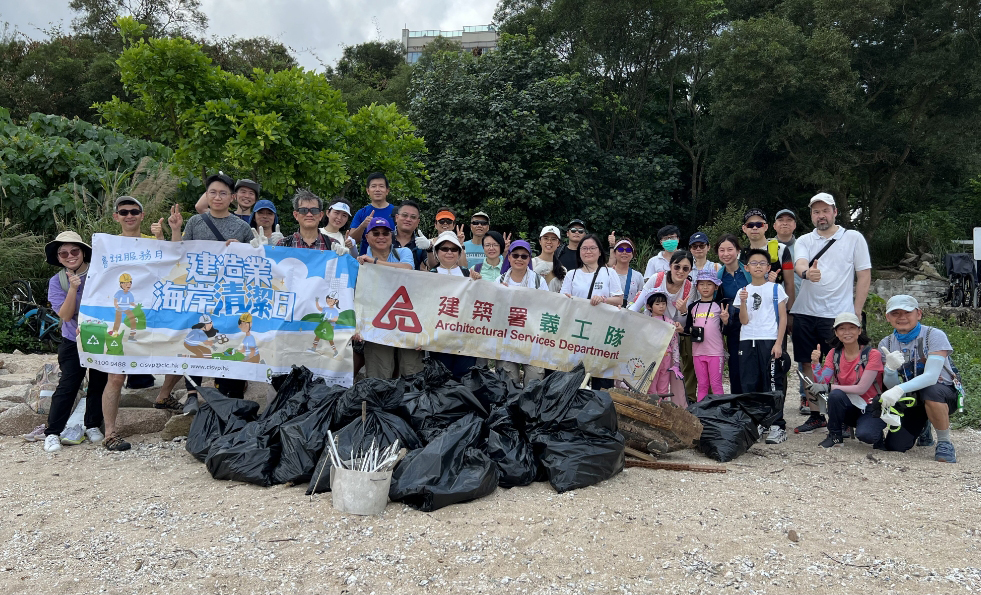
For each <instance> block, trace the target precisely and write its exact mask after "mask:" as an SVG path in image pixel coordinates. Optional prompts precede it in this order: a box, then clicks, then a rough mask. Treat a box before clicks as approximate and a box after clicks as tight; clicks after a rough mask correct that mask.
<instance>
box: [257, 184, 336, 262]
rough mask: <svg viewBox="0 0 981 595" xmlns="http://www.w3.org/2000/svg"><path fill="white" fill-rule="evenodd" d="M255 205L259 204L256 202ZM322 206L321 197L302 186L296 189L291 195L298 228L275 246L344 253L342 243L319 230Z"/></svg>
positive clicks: (322, 214) (322, 212)
mask: <svg viewBox="0 0 981 595" xmlns="http://www.w3.org/2000/svg"><path fill="white" fill-rule="evenodd" d="M260 202H263V201H260ZM256 206H257V207H258V206H259V205H258V203H257V204H256ZM323 208H324V201H323V199H322V198H320V197H319V196H317V195H316V194H314V193H313V192H310V191H309V190H306V189H304V188H301V189H299V190H297V191H296V194H294V195H293V218H294V219H296V222H297V223H299V224H300V228H299V229H298V230H297V231H296V232H295V233H293V234H292V235H289V236H286V237H285V238H283V239H282V240H280V241H279V243H278V244H277V246H285V247H286V248H305V249H308V250H321V251H323V250H333V251H334V252H335V253H336V254H338V255H341V254H346V253H347V249H346V248H345V247H344V245H343V244H341V243H340V242H338V241H337V240H335V239H334V238H332V237H330V236H328V235H326V234H324V233H323V232H322V231H320V220H321V219H323V217H324V211H323Z"/></svg>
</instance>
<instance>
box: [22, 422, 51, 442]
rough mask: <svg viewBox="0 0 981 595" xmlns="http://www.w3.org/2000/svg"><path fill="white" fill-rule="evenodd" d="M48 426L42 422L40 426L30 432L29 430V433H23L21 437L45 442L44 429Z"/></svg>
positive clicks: (30, 440)
mask: <svg viewBox="0 0 981 595" xmlns="http://www.w3.org/2000/svg"><path fill="white" fill-rule="evenodd" d="M47 427H48V426H46V425H45V424H41V425H39V426H38V427H36V428H34V429H33V430H31V431H30V432H28V433H27V434H21V435H20V437H21V438H23V439H24V440H26V441H28V442H43V441H44V430H45V429H47Z"/></svg>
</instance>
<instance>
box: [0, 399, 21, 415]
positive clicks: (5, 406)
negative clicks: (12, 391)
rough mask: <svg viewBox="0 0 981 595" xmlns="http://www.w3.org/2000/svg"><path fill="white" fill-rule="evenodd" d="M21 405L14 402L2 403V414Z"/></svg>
mask: <svg viewBox="0 0 981 595" xmlns="http://www.w3.org/2000/svg"><path fill="white" fill-rule="evenodd" d="M17 405H20V403H14V402H13V401H0V413H3V412H4V411H7V410H8V409H13V408H14V407H16V406H17Z"/></svg>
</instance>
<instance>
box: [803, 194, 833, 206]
mask: <svg viewBox="0 0 981 595" xmlns="http://www.w3.org/2000/svg"><path fill="white" fill-rule="evenodd" d="M816 202H823V203H826V204H829V205H831V206H833V207H834V206H836V205H835V197H833V196H831V195H830V194H828V193H827V192H818V193H817V194H815V195H814V196H812V197H811V201H810V202H809V203H807V206H808V207H811V206H814V203H816Z"/></svg>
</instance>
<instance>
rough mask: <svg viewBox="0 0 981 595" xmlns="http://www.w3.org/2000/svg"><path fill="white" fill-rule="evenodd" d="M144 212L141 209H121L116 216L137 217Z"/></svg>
mask: <svg viewBox="0 0 981 595" xmlns="http://www.w3.org/2000/svg"><path fill="white" fill-rule="evenodd" d="M142 212H143V211H141V210H140V209H120V210H118V211H116V214H118V215H120V216H121V217H128V216H130V215H133V216H134V217H135V216H137V215H139V214H140V213H142Z"/></svg>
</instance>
